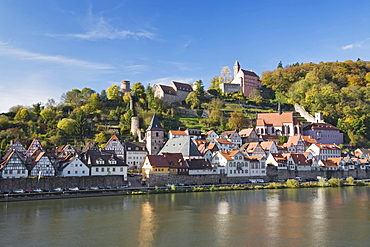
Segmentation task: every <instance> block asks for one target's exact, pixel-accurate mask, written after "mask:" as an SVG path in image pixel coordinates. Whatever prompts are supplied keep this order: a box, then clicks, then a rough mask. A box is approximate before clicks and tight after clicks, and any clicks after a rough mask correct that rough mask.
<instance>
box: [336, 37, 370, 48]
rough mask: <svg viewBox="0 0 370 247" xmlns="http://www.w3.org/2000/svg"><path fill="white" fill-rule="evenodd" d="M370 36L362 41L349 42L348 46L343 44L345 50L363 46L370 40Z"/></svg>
mask: <svg viewBox="0 0 370 247" xmlns="http://www.w3.org/2000/svg"><path fill="white" fill-rule="evenodd" d="M369 39H370V38H367V39H365V40H363V41H360V42H356V43H353V44H349V45H346V46H343V47H342V49H343V50H350V49H354V48H362V47H363V45H364V44H365V43H366V42H367V41H368V40H369Z"/></svg>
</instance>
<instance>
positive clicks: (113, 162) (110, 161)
mask: <svg viewBox="0 0 370 247" xmlns="http://www.w3.org/2000/svg"><path fill="white" fill-rule="evenodd" d="M109 164H111V165H115V164H117V160H115V159H110V160H109Z"/></svg>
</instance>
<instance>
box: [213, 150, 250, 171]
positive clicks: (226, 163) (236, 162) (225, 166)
mask: <svg viewBox="0 0 370 247" xmlns="http://www.w3.org/2000/svg"><path fill="white" fill-rule="evenodd" d="M248 161H249V160H245V159H244V154H243V153H242V152H240V151H239V150H233V151H217V152H216V153H215V155H214V156H213V158H212V160H211V164H212V166H213V167H214V168H217V170H218V172H217V173H218V174H226V176H227V177H245V176H249V174H250V171H249V162H248Z"/></svg>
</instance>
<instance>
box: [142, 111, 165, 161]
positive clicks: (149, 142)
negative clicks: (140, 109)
mask: <svg viewBox="0 0 370 247" xmlns="http://www.w3.org/2000/svg"><path fill="white" fill-rule="evenodd" d="M145 139H146V148H147V150H148V152H149V154H150V155H156V154H158V153H159V151H161V148H162V147H163V145H164V128H163V127H162V126H161V123H160V122H159V119H158V117H157V114H155V113H154V115H153V118H152V121H151V122H150V125H149V127H148V129H147V130H146V133H145Z"/></svg>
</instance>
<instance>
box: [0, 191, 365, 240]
mask: <svg viewBox="0 0 370 247" xmlns="http://www.w3.org/2000/svg"><path fill="white" fill-rule="evenodd" d="M369 195H370V188H369V187H350V188H318V189H286V190H261V191H230V192H212V193H190V194H161V195H144V196H123V197H122V196H117V197H104V198H84V199H66V200H50V201H30V202H14V203H2V204H0V231H1V232H3V233H6V237H5V238H2V244H1V245H2V246H24V245H27V246H320V245H322V246H368V229H370V207H369Z"/></svg>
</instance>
